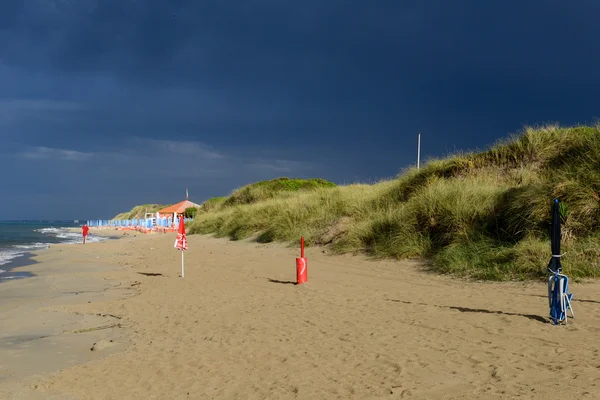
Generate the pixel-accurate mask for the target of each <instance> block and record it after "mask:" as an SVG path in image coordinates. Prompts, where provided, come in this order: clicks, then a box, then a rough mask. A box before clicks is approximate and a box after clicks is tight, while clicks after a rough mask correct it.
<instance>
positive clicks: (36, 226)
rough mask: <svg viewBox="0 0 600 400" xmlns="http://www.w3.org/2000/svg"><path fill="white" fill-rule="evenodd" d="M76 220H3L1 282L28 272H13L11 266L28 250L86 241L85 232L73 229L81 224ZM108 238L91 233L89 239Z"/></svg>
mask: <svg viewBox="0 0 600 400" xmlns="http://www.w3.org/2000/svg"><path fill="white" fill-rule="evenodd" d="M81 226H82V224H81V223H75V222H74V221H72V220H71V221H0V282H1V281H3V280H7V279H18V278H22V277H25V276H27V275H26V274H18V273H11V271H10V266H11V263H13V262H14V261H15V260H17V259H18V258H19V257H23V256H25V255H26V254H27V253H29V252H31V251H34V250H40V249H46V248H48V247H50V246H51V245H52V244H56V243H70V244H75V243H82V242H83V237H82V234H81V232H80V231H79V232H70V231H69V230H72V228H81ZM104 239H105V238H102V237H98V236H94V235H92V234H91V233H90V234H89V235H88V238H87V242H98V241H101V240H104Z"/></svg>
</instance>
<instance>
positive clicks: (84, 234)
mask: <svg viewBox="0 0 600 400" xmlns="http://www.w3.org/2000/svg"><path fill="white" fill-rule="evenodd" d="M81 230H82V231H83V244H85V239H86V238H87V235H88V232H89V231H90V228H89V227H88V226H87V224H83V227H82V228H81Z"/></svg>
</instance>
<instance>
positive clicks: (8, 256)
mask: <svg viewBox="0 0 600 400" xmlns="http://www.w3.org/2000/svg"><path fill="white" fill-rule="evenodd" d="M25 253H26V252H24V251H22V250H21V251H19V250H16V249H4V250H0V265H6V264H8V263H9V262H11V261H12V260H14V259H15V258H17V257H21V256H24V255H25ZM0 271H2V272H6V271H4V270H0Z"/></svg>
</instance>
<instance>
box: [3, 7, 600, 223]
mask: <svg viewBox="0 0 600 400" xmlns="http://www.w3.org/2000/svg"><path fill="white" fill-rule="evenodd" d="M598 15H600V2H598V1H592V0H579V1H577V2H566V1H555V0H538V1H528V0H519V1H512V0H503V1H494V0H488V1H481V0H472V1H466V0H464V1H460V0H457V1H448V0H436V1H428V0H420V1H417V0H414V1H403V0H389V1H387V0H379V1H378V0H372V1H360V2H359V1H351V0H346V1H342V0H303V1H294V2H292V1H285V0H256V1H241V0H239V1H235V0H231V1H222V0H214V1H207V0H202V1H200V0H195V1H191V0H190V1H183V0H181V1H166V0H160V1H159V0H155V1H152V0H95V1H94V0H55V1H50V0H2V1H1V3H0V171H2V182H3V185H2V190H1V191H0V219H28V218H31V219H63V218H64V219H71V218H73V219H75V218H76V219H92V218H109V217H112V216H113V215H115V214H116V213H118V212H120V211H125V210H128V209H130V208H131V207H132V206H133V205H135V204H140V203H175V202H178V201H181V200H183V199H184V197H185V189H186V187H189V192H190V200H192V201H195V202H198V203H200V202H202V201H203V200H205V199H207V198H209V197H213V196H222V195H227V194H228V193H230V192H231V191H232V190H233V189H234V188H236V187H238V186H241V185H244V184H247V183H250V182H253V181H257V180H263V179H270V178H275V177H279V176H290V177H292V176H293V177H321V178H325V179H329V180H332V181H334V182H336V183H340V184H343V183H350V182H356V181H361V182H364V181H373V180H378V179H381V178H386V177H393V176H395V175H396V174H397V173H398V172H400V171H401V170H402V169H403V168H405V167H407V166H409V165H414V164H416V147H417V132H419V131H421V132H422V158H424V159H426V158H427V157H440V156H444V155H447V154H448V153H452V152H455V151H457V150H474V149H477V148H480V149H481V148H485V147H487V146H489V145H490V144H492V143H493V142H495V141H496V140H497V139H499V138H503V137H505V136H507V135H508V134H510V133H514V132H518V131H520V130H521V129H522V127H523V126H525V125H536V124H545V123H549V122H558V123H560V124H563V125H572V124H577V123H593V122H595V121H596V117H598V115H599V114H600V108H599V107H598V106H599V103H600V100H599V99H600V97H598V93H600V91H599V89H600V69H599V68H598V65H600V51H599V47H598V38H600V25H599V24H598V23H597V18H598Z"/></svg>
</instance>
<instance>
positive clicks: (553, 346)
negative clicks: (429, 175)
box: [0, 234, 600, 399]
mask: <svg viewBox="0 0 600 400" xmlns="http://www.w3.org/2000/svg"><path fill="white" fill-rule="evenodd" d="M174 236H175V235H173V234H166V235H135V236H134V235H123V237H122V238H121V239H120V240H116V241H103V242H98V243H91V244H90V245H89V246H72V245H62V248H59V246H60V245H56V246H55V247H54V249H48V250H46V251H45V253H44V254H43V255H39V256H38V257H36V259H37V260H38V261H39V264H36V265H35V266H34V268H32V270H33V272H34V273H35V272H36V271H38V270H39V271H45V273H41V274H40V276H36V277H33V278H30V279H27V280H22V281H21V282H15V283H17V285H15V284H13V283H9V285H0V298H3V295H4V298H6V296H5V295H6V293H7V292H6V289H7V288H9V286H13V287H17V286H18V287H19V290H18V291H13V292H12V296H14V298H9V300H8V302H9V303H11V304H19V307H20V310H21V311H28V312H29V314H28V316H27V317H26V318H25V317H23V319H21V320H20V321H21V322H20V324H29V325H27V326H23V327H22V329H23V330H24V332H22V333H21V335H20V336H19V335H15V334H11V335H10V336H11V337H15V336H16V337H20V338H21V339H22V340H25V339H27V340H28V341H25V342H21V343H20V344H19V343H17V345H19V346H29V347H25V348H21V349H20V350H19V351H21V355H20V356H19V357H15V355H16V354H15V352H14V351H13V352H12V353H10V352H7V350H6V349H3V347H2V344H5V342H6V341H5V338H3V337H1V336H0V360H9V361H8V362H6V363H5V364H4V365H3V364H2V363H3V361H0V377H1V376H2V375H3V374H2V373H3V372H4V371H5V369H6V368H10V367H11V363H19V362H22V360H23V359H24V358H26V353H27V352H28V351H31V349H32V348H34V349H35V348H37V349H38V351H37V352H33V353H31V354H32V355H31V358H30V359H29V360H30V361H31V360H39V359H40V358H41V357H42V354H43V356H44V357H45V359H47V360H50V362H51V363H52V364H53V368H54V369H52V370H49V371H38V372H37V373H36V374H31V375H27V377H25V375H23V374H22V375H21V378H19V375H18V374H16V373H14V374H13V375H11V376H8V377H6V378H5V379H1V378H0V397H2V395H4V397H3V398H24V399H25V398H26V399H47V398H52V396H56V398H61V399H67V398H68V399H114V398H129V399H148V398H153V397H154V398H169V399H180V398H182V399H183V398H185V399H187V398H216V399H229V398H244V399H265V398H283V399H288V398H289V399H311V398H340V399H363V398H374V397H377V398H392V399H396V398H402V397H412V398H419V399H425V398H427V399H429V398H432V399H436V398H444V399H447V398H457V399H458V398H465V397H467V398H491V399H506V398H517V397H519V396H522V397H523V396H524V397H527V398H540V399H542V398H546V397H547V396H549V395H551V394H554V395H556V394H566V393H567V390H568V393H570V395H572V396H573V395H574V396H576V397H578V398H585V396H586V395H585V393H586V392H588V393H589V392H593V391H594V389H592V388H591V387H590V386H594V385H595V384H600V378H598V377H597V367H600V344H597V341H595V337H596V335H597V332H598V331H600V306H599V305H598V304H600V299H597V298H596V297H597V295H596V293H598V292H599V290H598V289H600V284H599V283H588V284H585V285H579V284H577V283H573V284H572V292H574V294H575V298H574V303H573V305H574V307H575V310H576V313H577V318H576V319H575V320H569V325H568V326H566V327H564V326H561V327H557V326H553V325H551V324H549V323H548V321H547V316H546V314H547V298H546V296H545V290H547V289H546V287H545V285H544V284H543V283H536V282H499V283H478V282H463V281H460V280H457V279H453V278H449V277H443V276H436V275H433V274H431V273H426V272H423V271H422V270H421V269H420V267H421V265H420V263H418V262H391V261H386V260H384V261H373V260H367V259H366V258H365V257H362V256H329V255H326V254H323V252H324V249H321V248H310V249H307V254H306V256H307V258H308V260H309V262H308V268H309V271H308V282H307V283H305V284H303V285H295V284H294V281H295V264H294V261H295V257H297V250H296V249H290V248H289V247H287V246H285V245H282V244H267V245H264V244H258V243H253V242H249V241H241V242H231V241H229V240H227V239H216V238H213V237H210V236H200V235H192V236H190V237H189V250H188V251H187V252H186V253H185V260H186V275H185V278H180V277H179V273H180V267H181V264H180V263H181V258H180V253H179V251H177V250H175V249H174V248H173V239H174ZM67 246H68V247H67ZM67 249H68V250H69V251H66V250H67ZM26 282H27V284H26V285H25V283H26ZM40 282H41V283H44V284H47V287H52V288H53V295H52V296H46V297H45V298H44V299H43V301H42V302H41V303H40V300H39V299H37V300H32V299H31V298H28V297H27V296H25V298H23V297H21V298H19V296H23V295H22V294H23V293H24V292H25V293H30V294H31V293H32V291H34V290H39V287H40V286H39V284H40ZM36 285H37V289H35V286H36ZM25 286H27V287H25ZM38 293H39V292H38ZM38 296H39V294H38ZM15 302H16V303H15ZM42 303H43V304H42ZM3 306H4V307H5V308H4V309H3V308H2V307H3ZM8 308H10V307H8ZM6 310H7V302H6V301H4V303H3V302H0V316H1V318H4V319H3V320H1V323H2V326H5V320H6V318H7V317H6ZM10 314H11V316H12V317H11V318H13V319H14V320H13V323H12V324H10V325H8V324H7V325H6V326H15V325H18V324H19V322H18V320H17V319H18V318H19V316H18V315H17V314H19V313H18V312H17V310H14V309H13V310H12V311H11V313H10ZM28 321H29V322H28ZM41 322H45V323H46V324H49V325H42V324H41ZM53 324H54V325H53ZM48 326H50V327H53V328H52V329H54V331H52V329H50V328H49V327H48ZM107 326H108V328H107ZM111 326H112V327H111ZM93 327H100V328H103V329H99V330H87V329H90V328H93ZM42 328H43V329H42ZM78 330H79V331H81V332H80V333H73V332H75V331H78ZM34 334H40V336H46V337H45V338H43V339H36V338H35V337H34V336H35V335H34ZM110 340H113V342H110ZM44 341H47V342H49V341H54V342H55V345H51V344H50V343H45V342H44ZM573 341H575V342H577V343H583V342H585V343H586V346H573V345H572V344H571V343H572V342H573ZM93 343H100V344H101V346H100V347H103V348H102V350H99V351H97V352H96V351H90V348H91V347H90V346H92V345H93ZM115 343H116V344H115ZM36 346H37V347H36ZM57 346H58V347H59V348H60V351H61V352H62V353H63V354H62V355H61V354H56V350H57ZM104 346H109V347H104ZM42 350H44V351H45V353H43V352H42ZM2 351H4V352H5V353H1V352H2ZM53 351H54V353H53ZM564 352H567V354H569V357H567V358H565V357H561V356H557V354H563V353H564ZM67 353H68V354H69V356H68V357H67V356H64V354H67ZM11 357H12V358H11ZM61 357H62V358H61ZM31 362H32V363H33V361H31ZM24 364H25V365H29V364H27V363H24ZM12 367H13V368H14V367H15V365H13V366H12ZM2 368H5V369H2ZM558 368H564V369H565V371H568V374H576V375H577V376H578V379H571V380H570V381H569V385H568V387H565V388H563V386H564V385H563V384H562V383H561V382H562V381H561V380H556V374H557V373H558V372H557V371H558V370H557V369H558ZM569 376H570V375H569ZM99 377H102V379H99ZM563 378H565V379H566V377H563ZM453 396H454V397H453Z"/></svg>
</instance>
